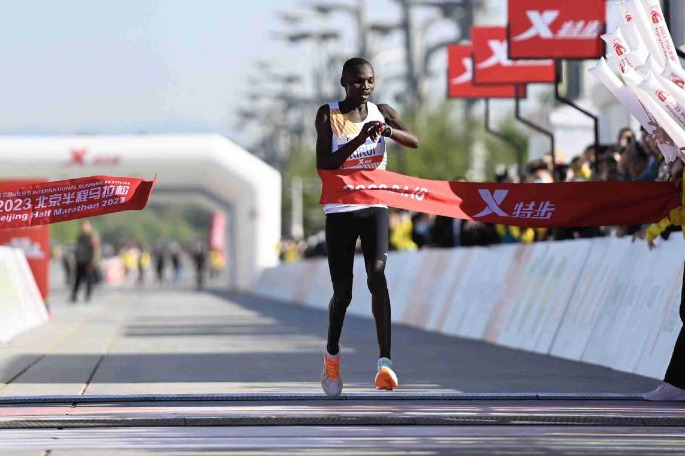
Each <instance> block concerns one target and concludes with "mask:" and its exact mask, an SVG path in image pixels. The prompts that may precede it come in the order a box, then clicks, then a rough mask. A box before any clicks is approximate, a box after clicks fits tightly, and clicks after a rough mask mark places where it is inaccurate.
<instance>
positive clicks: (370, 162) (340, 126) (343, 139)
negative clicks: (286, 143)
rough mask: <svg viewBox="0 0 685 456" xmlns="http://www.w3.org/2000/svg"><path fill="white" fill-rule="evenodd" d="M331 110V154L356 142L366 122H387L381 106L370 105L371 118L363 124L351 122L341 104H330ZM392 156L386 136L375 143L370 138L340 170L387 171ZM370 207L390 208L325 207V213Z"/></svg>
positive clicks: (368, 103)
mask: <svg viewBox="0 0 685 456" xmlns="http://www.w3.org/2000/svg"><path fill="white" fill-rule="evenodd" d="M328 106H329V107H330V110H331V113H330V116H329V118H330V121H331V130H332V131H333V141H332V142H333V147H332V150H331V153H334V152H336V151H337V150H338V149H340V148H341V147H342V146H344V145H345V144H347V143H348V142H349V141H351V140H352V139H354V138H355V137H356V136H357V135H358V134H359V132H361V130H362V127H363V126H364V124H365V123H366V122H371V121H374V120H377V121H379V122H385V117H383V114H381V112H380V110H379V109H378V106H376V105H375V104H373V103H370V102H367V103H366V109H367V110H368V115H367V116H366V119H364V121H363V122H359V123H356V122H350V121H349V120H347V118H346V117H345V115H344V114H343V113H342V112H340V106H339V104H338V102H335V103H329V104H328ZM387 161H388V157H387V156H386V155H385V138H384V137H383V136H381V137H380V139H379V140H378V141H377V142H373V141H372V140H371V139H370V138H367V140H366V142H365V143H364V144H362V145H361V146H360V147H359V148H358V149H357V150H356V151H354V153H353V154H352V155H350V156H349V157H347V160H345V162H344V163H343V164H342V166H341V167H340V169H385V165H386V164H387ZM367 207H387V206H385V205H383V204H372V205H369V204H324V206H323V210H324V213H326V214H335V213H338V212H350V211H358V210H360V209H364V208H367Z"/></svg>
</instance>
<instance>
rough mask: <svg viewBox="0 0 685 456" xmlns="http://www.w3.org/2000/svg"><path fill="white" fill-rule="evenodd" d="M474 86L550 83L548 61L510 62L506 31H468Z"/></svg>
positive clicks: (552, 72) (551, 72)
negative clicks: (471, 50) (469, 34)
mask: <svg viewBox="0 0 685 456" xmlns="http://www.w3.org/2000/svg"><path fill="white" fill-rule="evenodd" d="M471 40H472V41H473V62H474V65H473V68H474V70H473V82H474V84H527V83H531V84H532V83H554V82H556V72H555V66H554V61H552V60H510V59H509V57H508V53H509V51H508V45H507V29H506V27H471Z"/></svg>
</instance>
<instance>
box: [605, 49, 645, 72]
mask: <svg viewBox="0 0 685 456" xmlns="http://www.w3.org/2000/svg"><path fill="white" fill-rule="evenodd" d="M647 57H649V54H645V53H644V52H639V51H637V52H633V51H628V52H626V53H625V54H623V55H622V56H621V57H617V56H616V55H615V54H611V55H607V57H606V59H607V62H608V64H609V67H610V68H611V69H612V70H614V73H615V74H617V75H622V74H623V73H625V72H626V67H628V68H632V69H634V70H636V69H637V68H639V67H641V66H644V64H645V62H646V60H647Z"/></svg>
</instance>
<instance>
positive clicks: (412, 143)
mask: <svg viewBox="0 0 685 456" xmlns="http://www.w3.org/2000/svg"><path fill="white" fill-rule="evenodd" d="M378 110H379V111H380V112H381V114H383V117H385V124H386V125H389V126H390V128H391V134H390V138H391V139H392V140H394V141H395V142H396V143H398V144H400V145H402V146H404V147H408V148H410V149H418V147H419V138H418V137H417V136H416V135H415V134H414V133H412V132H411V130H409V128H408V127H407V126H406V125H405V124H404V122H402V119H401V118H400V113H399V112H397V110H396V109H395V108H393V107H391V106H390V105H387V104H379V105H378ZM381 131H382V130H381Z"/></svg>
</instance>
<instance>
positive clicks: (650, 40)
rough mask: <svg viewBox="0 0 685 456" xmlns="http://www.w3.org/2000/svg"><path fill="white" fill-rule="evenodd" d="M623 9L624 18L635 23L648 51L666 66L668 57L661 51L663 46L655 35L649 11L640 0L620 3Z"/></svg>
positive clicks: (657, 61) (660, 63) (627, 21)
mask: <svg viewBox="0 0 685 456" xmlns="http://www.w3.org/2000/svg"><path fill="white" fill-rule="evenodd" d="M618 6H619V9H620V10H621V13H622V16H623V20H624V21H625V22H626V23H631V22H632V23H635V25H636V26H637V30H638V32H639V33H640V37H641V38H642V42H643V43H644V44H645V46H646V48H647V52H648V53H650V54H652V55H653V56H654V59H655V60H656V63H658V64H659V65H661V66H664V64H665V63H666V57H665V56H664V55H663V53H662V52H661V47H660V46H659V43H657V41H656V38H655V37H654V31H653V28H652V25H651V23H650V22H651V20H650V18H649V17H648V16H647V12H646V11H645V9H644V7H643V6H642V4H641V3H640V2H639V1H638V0H626V1H624V2H622V3H618Z"/></svg>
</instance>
